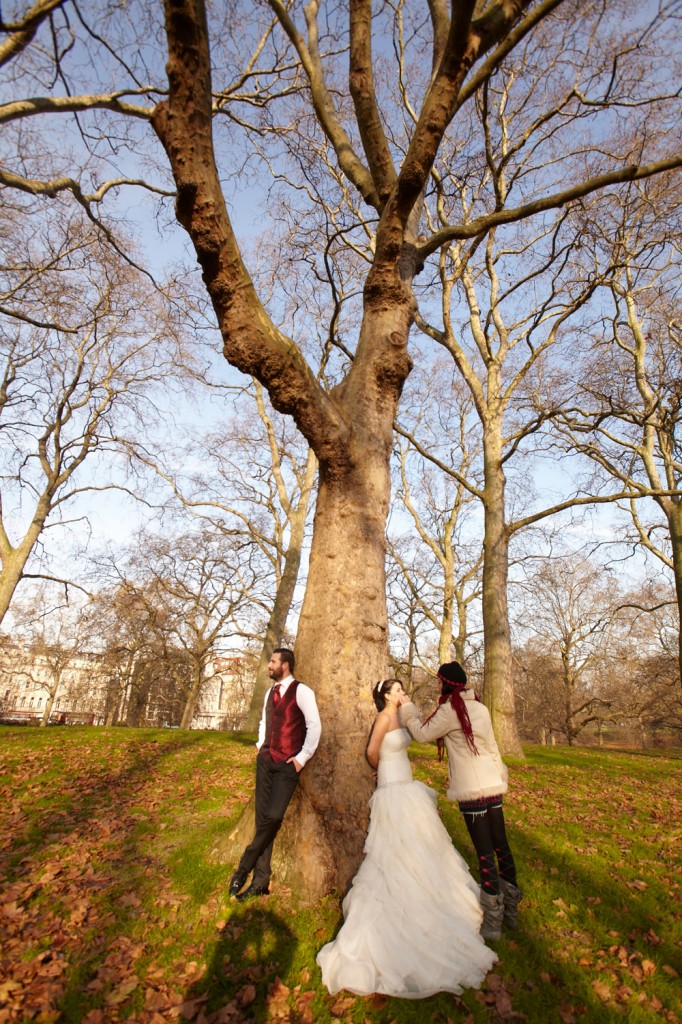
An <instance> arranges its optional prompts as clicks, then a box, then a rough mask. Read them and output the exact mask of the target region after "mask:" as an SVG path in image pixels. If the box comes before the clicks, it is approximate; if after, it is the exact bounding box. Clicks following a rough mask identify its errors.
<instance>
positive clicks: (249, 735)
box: [228, 732, 258, 747]
mask: <svg viewBox="0 0 682 1024" xmlns="http://www.w3.org/2000/svg"><path fill="white" fill-rule="evenodd" d="M228 735H229V737H230V741H231V742H232V743H236V744H237V745H238V746H241V747H254V746H255V745H256V740H257V739H258V736H257V735H256V733H255V732H231V733H228Z"/></svg>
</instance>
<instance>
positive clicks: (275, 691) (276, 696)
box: [272, 683, 282, 707]
mask: <svg viewBox="0 0 682 1024" xmlns="http://www.w3.org/2000/svg"><path fill="white" fill-rule="evenodd" d="M279 685H280V684H279V683H275V685H274V686H273V688H272V703H273V704H274V705H275V707H277V705H278V704H279V702H280V701H281V699H282V694H281V693H280V690H279Z"/></svg>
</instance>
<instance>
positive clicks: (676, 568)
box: [668, 502, 682, 685]
mask: <svg viewBox="0 0 682 1024" xmlns="http://www.w3.org/2000/svg"><path fill="white" fill-rule="evenodd" d="M671 506H672V507H671V508H670V511H669V513H668V527H669V529H670V546H671V548H672V559H673V575H674V577H675V596H676V597H677V627H678V629H677V664H678V668H679V672H680V685H682V628H681V627H682V505H678V504H673V503H672V502H671Z"/></svg>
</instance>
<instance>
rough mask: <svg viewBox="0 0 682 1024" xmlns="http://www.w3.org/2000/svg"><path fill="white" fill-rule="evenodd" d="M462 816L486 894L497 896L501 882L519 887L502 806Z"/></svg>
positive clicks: (494, 806)
mask: <svg viewBox="0 0 682 1024" xmlns="http://www.w3.org/2000/svg"><path fill="white" fill-rule="evenodd" d="M462 814H463V815H464V821H465V822H466V827H467V828H468V830H469V835H470V836H471V841H472V843H473V844H474V849H475V850H476V855H477V857H478V867H479V872H480V876H481V888H482V889H483V890H484V892H486V893H489V894H490V895H491V896H497V895H498V893H499V891H500V878H503V879H504V881H505V882H510V883H511V884H512V885H516V865H515V864H514V857H513V855H512V852H511V849H510V847H509V841H508V839H507V831H506V829H505V827H504V811H503V810H502V803H501V802H500V803H498V804H494V805H493V806H492V807H487V808H483V809H481V810H476V811H462ZM496 859H497V864H496V863H495V861H496ZM498 871H499V874H498Z"/></svg>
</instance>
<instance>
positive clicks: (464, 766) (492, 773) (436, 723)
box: [399, 690, 507, 801]
mask: <svg viewBox="0 0 682 1024" xmlns="http://www.w3.org/2000/svg"><path fill="white" fill-rule="evenodd" d="M462 698H463V699H464V701H465V704H466V709H467V711H468V712H469V719H470V721H471V727H472V730H473V733H474V741H475V743H476V748H477V750H478V755H476V754H474V753H472V751H471V750H470V749H469V745H468V743H467V740H466V736H465V735H464V733H463V732H462V727H461V725H460V724H459V719H458V717H457V713H456V712H455V710H454V709H453V707H452V705H451V704H450V703H449V701H448V702H447V703H445V704H441V706H440V707H439V708H438V711H436V713H435V715H434V716H433V718H432V719H431V721H430V722H427V723H425V724H422V721H421V715H420V714H419V711H418V710H417V708H416V707H415V705H414V704H412V703H411V702H410V703H409V704H403V705H402V706H401V708H400V712H399V713H400V722H401V724H402V725H404V726H405V727H406V728H407V729H409V731H410V733H411V734H412V736H414V738H415V739H416V740H418V741H419V742H420V743H428V742H430V741H431V740H436V739H438V738H439V737H440V736H442V737H443V739H444V740H445V746H446V748H447V752H448V772H449V776H450V777H449V783H448V794H447V795H448V799H449V800H454V801H459V800H475V799H476V798H477V797H481V796H497V794H498V793H506V792H507V766H506V765H505V764H504V762H503V760H502V758H501V757H500V752H499V750H498V748H497V742H496V740H495V736H494V734H493V727H492V722H491V721H490V712H489V711H488V709H487V707H486V706H485V704H479V702H478V701H477V700H476V697H475V695H474V691H473V690H464V691H463V693H462Z"/></svg>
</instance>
